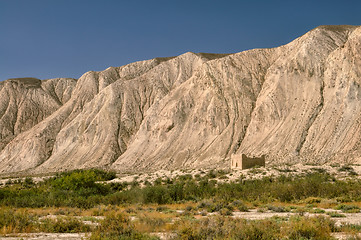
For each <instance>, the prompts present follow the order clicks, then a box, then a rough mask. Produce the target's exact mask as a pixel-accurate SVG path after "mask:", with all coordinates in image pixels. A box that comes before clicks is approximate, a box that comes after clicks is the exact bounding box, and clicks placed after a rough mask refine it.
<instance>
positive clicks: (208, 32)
mask: <svg viewBox="0 0 361 240" xmlns="http://www.w3.org/2000/svg"><path fill="white" fill-rule="evenodd" d="M325 24H350V25H361V1H360V0H342V1H341V0H337V1H334V0H327V1H326V0H303V1H300V0H298V1H293V0H279V1H278V0H263V1H261V0H192V1H190V0H0V80H5V79H8V78H14V77H37V78H40V79H47V78H55V77H72V78H79V77H80V76H81V75H82V74H83V73H85V72H86V71H90V70H94V71H100V70H103V69H105V68H107V67H109V66H121V65H125V64H127V63H131V62H134V61H139V60H146V59H151V58H155V57H166V56H175V55H180V54H182V53H185V52H188V51H192V52H211V53H234V52H240V51H243V50H247V49H252V48H269V47H276V46H279V45H283V44H286V43H288V42H290V41H292V40H293V39H295V38H296V37H299V36H301V35H302V34H304V33H306V32H307V31H309V30H311V29H312V28H315V27H317V26H319V25H325Z"/></svg>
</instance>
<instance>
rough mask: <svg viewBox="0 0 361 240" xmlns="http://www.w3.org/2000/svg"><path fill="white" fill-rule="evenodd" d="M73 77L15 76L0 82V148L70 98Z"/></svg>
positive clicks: (73, 82)
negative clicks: (41, 79)
mask: <svg viewBox="0 0 361 240" xmlns="http://www.w3.org/2000/svg"><path fill="white" fill-rule="evenodd" d="M75 83H76V80H74V79H69V78H59V79H49V80H47V81H40V80H39V79H36V78H16V79H9V80H7V81H5V82H0V99H1V100H0V150H2V149H3V148H4V147H5V146H6V145H7V144H8V143H9V142H10V141H11V140H12V139H13V138H14V137H16V136H17V135H18V134H20V133H22V132H24V131H26V130H28V129H30V128H32V127H33V126H34V125H36V124H37V123H39V122H41V121H42V120H43V119H45V118H46V117H47V116H49V115H50V114H52V113H53V112H54V111H56V110H57V109H58V108H59V107H61V106H62V105H63V104H64V103H66V102H67V101H68V100H69V97H70V95H71V93H72V91H73V88H74V86H75Z"/></svg>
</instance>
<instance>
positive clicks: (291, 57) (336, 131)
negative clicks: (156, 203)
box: [0, 26, 361, 173]
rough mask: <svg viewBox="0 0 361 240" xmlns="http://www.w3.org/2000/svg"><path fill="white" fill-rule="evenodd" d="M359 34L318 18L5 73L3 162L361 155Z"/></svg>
mask: <svg viewBox="0 0 361 240" xmlns="http://www.w3.org/2000/svg"><path fill="white" fill-rule="evenodd" d="M360 44H361V28H360V27H354V26H321V27H318V28H316V29H314V30H312V31H310V32H308V33H307V34H305V35H303V36H301V37H300V38H298V39H296V40H294V41H293V42H291V43H289V44H287V45H284V46H281V47H278V48H273V49H255V50H250V51H245V52H241V53H236V54H228V55H227V54H223V55H222V54H203V53H198V54H195V53H185V54H183V55H180V56H177V57H171V58H157V59H152V60H148V61H142V62H136V63H132V64H128V65H125V66H122V67H111V68H108V69H106V70H104V71H102V72H88V73H86V74H84V75H83V76H82V77H81V78H80V79H78V80H74V79H50V80H44V81H41V80H38V79H30V78H28V79H9V80H6V81H5V82H1V83H0V139H1V142H0V171H1V172H3V173H8V172H19V171H28V172H52V171H59V170H68V169H75V168H89V167H108V168H113V169H116V170H119V171H134V170H142V171H144V170H147V171H151V170H158V169H176V168H198V167H224V166H230V156H231V155H232V154H241V153H245V154H247V155H249V156H261V155H264V154H265V155H267V158H266V160H267V161H268V162H269V163H270V162H273V163H282V162H290V161H303V162H305V161H306V162H316V163H324V162H329V161H350V162H353V161H359V157H360V156H361V155H360V154H361V152H360V151H361V146H360V140H361V136H360V134H359V132H360V131H358V129H359V128H360V127H361V119H360V116H361V114H360V110H361V102H360V98H361V92H360V91H361V89H360V81H361V69H360V68H361V48H360Z"/></svg>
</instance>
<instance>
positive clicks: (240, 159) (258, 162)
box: [231, 154, 266, 169]
mask: <svg viewBox="0 0 361 240" xmlns="http://www.w3.org/2000/svg"><path fill="white" fill-rule="evenodd" d="M265 165H266V157H265V155H263V156H261V157H247V156H246V155H245V154H242V155H239V154H237V155H232V157H231V168H240V169H248V168H252V167H254V166H261V167H264V166H265Z"/></svg>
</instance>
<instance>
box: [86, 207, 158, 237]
mask: <svg viewBox="0 0 361 240" xmlns="http://www.w3.org/2000/svg"><path fill="white" fill-rule="evenodd" d="M90 239H91V240H98V239H123V240H132V239H156V238H152V237H149V236H147V235H144V234H141V233H139V232H137V231H136V230H134V226H133V225H132V224H131V221H130V219H129V217H128V216H127V215H125V214H123V213H121V214H116V213H110V214H108V215H107V216H106V217H105V219H104V220H103V221H102V222H101V224H100V226H98V227H97V228H96V229H95V231H94V232H93V233H92V235H91V237H90Z"/></svg>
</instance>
